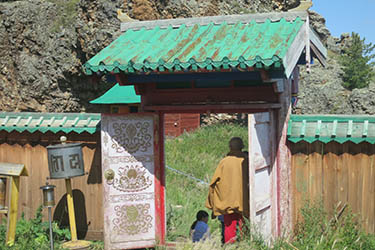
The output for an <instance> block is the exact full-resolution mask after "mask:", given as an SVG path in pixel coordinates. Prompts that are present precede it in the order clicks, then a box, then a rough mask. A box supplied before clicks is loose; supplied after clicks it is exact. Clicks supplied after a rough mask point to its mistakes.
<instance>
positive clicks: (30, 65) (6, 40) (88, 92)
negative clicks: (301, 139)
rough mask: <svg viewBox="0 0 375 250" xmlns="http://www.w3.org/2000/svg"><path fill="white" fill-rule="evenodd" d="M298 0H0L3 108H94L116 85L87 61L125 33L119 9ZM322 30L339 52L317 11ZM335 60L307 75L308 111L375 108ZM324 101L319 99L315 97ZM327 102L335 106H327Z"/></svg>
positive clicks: (187, 10) (238, 6)
mask: <svg viewBox="0 0 375 250" xmlns="http://www.w3.org/2000/svg"><path fill="white" fill-rule="evenodd" d="M298 4H299V0H206V1H203V0H189V1H186V0H173V1H172V0H159V1H151V0H80V1H79V0H27V1H7V0H0V58H1V61H0V110H2V111H48V112H93V111H97V107H95V108H94V107H93V106H92V105H90V104H89V101H90V100H92V99H94V98H95V97H97V96H98V95H100V94H102V93H104V91H106V90H107V89H108V88H109V87H110V86H109V85H108V84H105V83H104V82H100V81H99V82H97V83H93V82H90V80H89V79H88V78H87V77H86V76H85V75H83V73H82V68H81V67H82V64H83V63H85V62H86V61H87V60H88V59H89V58H90V57H92V56H93V55H95V54H96V53H97V52H99V51H100V50H101V49H102V48H104V47H105V46H107V45H108V44H109V43H110V42H111V41H113V40H114V39H115V38H116V37H117V36H118V35H119V34H120V32H119V27H120V21H119V20H118V19H117V17H116V16H117V13H116V10H117V9H122V10H123V11H124V12H126V13H129V15H130V17H132V18H135V19H138V20H151V19H163V18H177V17H191V16H207V15H226V14H236V13H255V12H269V11H285V10H288V9H290V8H294V7H296V6H297V5H298ZM311 20H312V21H313V25H314V28H315V29H316V30H317V32H318V33H319V35H320V36H321V37H322V38H323V39H324V40H326V41H327V42H328V44H331V47H332V48H333V49H337V46H338V45H337V44H339V42H338V41H336V40H334V39H333V38H331V37H330V36H329V31H328V30H327V28H326V27H325V25H324V19H323V18H322V17H321V16H320V15H318V14H317V13H314V12H312V14H311ZM340 75H341V70H340V66H339V65H338V63H337V61H336V60H335V58H332V59H330V63H329V67H328V68H325V69H323V68H322V67H321V66H319V65H317V64H316V65H314V66H313V70H312V73H310V74H307V73H305V72H302V83H301V99H300V102H299V104H298V106H297V112H302V113H316V112H319V113H372V114H373V113H375V112H374V110H373V109H374V107H372V108H371V107H370V106H371V105H372V106H374V103H373V98H371V96H370V97H369V93H372V94H373V93H374V92H375V88H374V87H371V88H369V89H362V90H355V91H353V92H348V91H346V90H344V89H343V88H342V87H341V82H340V81H341V80H340ZM316 99H318V102H317V101H316ZM327 107H328V108H327Z"/></svg>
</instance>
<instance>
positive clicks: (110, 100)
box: [90, 83, 141, 104]
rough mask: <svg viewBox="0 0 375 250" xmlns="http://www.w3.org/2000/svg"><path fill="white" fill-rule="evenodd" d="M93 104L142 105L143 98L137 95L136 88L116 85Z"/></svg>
mask: <svg viewBox="0 0 375 250" xmlns="http://www.w3.org/2000/svg"><path fill="white" fill-rule="evenodd" d="M90 103H93V104H129V103H141V97H140V96H139V95H137V94H136V93H135V90H134V86H120V84H118V83H117V84H116V85H115V86H113V87H112V88H110V89H109V90H108V91H107V92H105V93H104V94H103V95H102V96H100V97H98V98H96V99H95V100H92V101H91V102H90Z"/></svg>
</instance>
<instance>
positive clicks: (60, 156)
mask: <svg viewBox="0 0 375 250" xmlns="http://www.w3.org/2000/svg"><path fill="white" fill-rule="evenodd" d="M47 151H48V169H49V173H50V178H51V179H69V178H72V177H76V176H82V175H84V174H85V173H84V165H83V157H82V145H81V143H66V144H57V145H53V146H48V147H47Z"/></svg>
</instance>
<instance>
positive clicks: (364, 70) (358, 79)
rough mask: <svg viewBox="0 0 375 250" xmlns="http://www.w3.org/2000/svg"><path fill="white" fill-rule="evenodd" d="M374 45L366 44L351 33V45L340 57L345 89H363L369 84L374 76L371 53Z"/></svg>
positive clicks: (355, 34)
mask: <svg viewBox="0 0 375 250" xmlns="http://www.w3.org/2000/svg"><path fill="white" fill-rule="evenodd" d="M374 49H375V44H374V45H373V44H372V43H369V44H366V43H365V38H363V39H361V37H360V36H359V35H358V34H357V33H355V32H353V33H352V35H351V44H350V45H349V46H348V47H347V48H346V49H345V50H344V54H343V55H342V56H341V64H342V66H343V71H344V76H343V80H344V84H343V86H344V87H345V88H347V89H350V90H352V89H355V88H364V87H367V86H368V85H369V84H370V81H371V80H372V79H373V77H374V76H375V71H374V65H375V63H374V60H373V59H374V58H375V54H374V53H373V51H374Z"/></svg>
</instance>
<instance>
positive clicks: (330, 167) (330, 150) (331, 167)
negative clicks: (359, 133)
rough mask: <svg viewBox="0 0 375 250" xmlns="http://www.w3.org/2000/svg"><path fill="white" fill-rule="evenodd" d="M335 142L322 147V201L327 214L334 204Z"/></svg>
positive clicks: (330, 211)
mask: <svg viewBox="0 0 375 250" xmlns="http://www.w3.org/2000/svg"><path fill="white" fill-rule="evenodd" d="M336 146H337V144H336V143H328V144H326V145H325V147H324V155H323V171H324V173H323V203H324V208H325V209H326V211H327V212H328V213H329V214H332V213H333V211H334V210H333V209H334V208H335V206H336V203H337V201H336V192H335V191H336V178H337V176H336V173H337V172H336V169H337V155H336V154H335V147H336Z"/></svg>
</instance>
